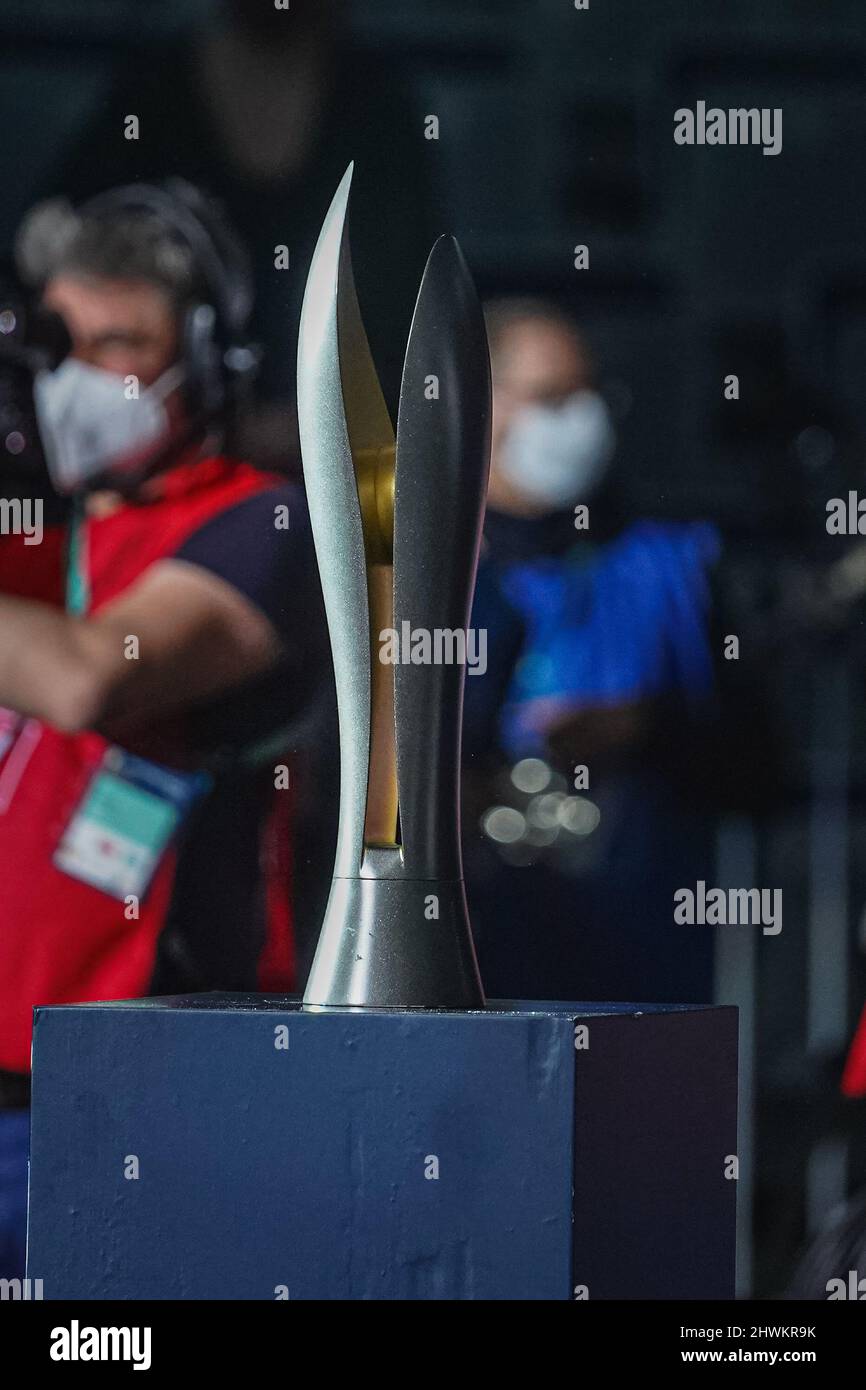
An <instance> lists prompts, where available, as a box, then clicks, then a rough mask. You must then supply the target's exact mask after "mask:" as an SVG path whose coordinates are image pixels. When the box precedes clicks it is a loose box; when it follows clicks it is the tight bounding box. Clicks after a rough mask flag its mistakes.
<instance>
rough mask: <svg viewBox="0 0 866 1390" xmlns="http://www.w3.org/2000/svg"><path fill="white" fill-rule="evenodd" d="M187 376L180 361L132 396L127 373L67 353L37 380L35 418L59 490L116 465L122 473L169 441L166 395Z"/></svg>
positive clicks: (72, 487)
mask: <svg viewBox="0 0 866 1390" xmlns="http://www.w3.org/2000/svg"><path fill="white" fill-rule="evenodd" d="M183 377H184V369H183V367H182V365H181V364H180V363H177V364H175V366H173V367H169V368H168V370H167V371H165V372H163V374H162V376H161V377H159V379H158V380H157V381H155V382H154V383H153V385H152V386H148V387H146V388H145V389H144V390H141V389H140V388H139V392H138V395H137V396H133V397H132V398H129V393H130V386H129V385H128V384H127V383H128V382H129V378H128V377H124V376H119V375H118V374H117V373H115V372H106V371H103V370H102V369H101V368H100V367H92V366H90V364H89V363H87V362H80V361H79V360H78V358H76V357H67V358H66V360H65V361H64V362H62V363H61V364H60V366H59V367H58V368H57V369H56V371H53V372H47V371H43V372H39V373H38V374H37V376H36V379H35V381H34V383H33V400H34V403H35V406H36V419H37V422H38V425H39V433H40V435H41V437H42V447H43V449H44V451H45V460H46V463H47V464H48V472H49V474H50V475H51V480H52V482H53V483H54V486H55V487H56V488H57V490H58V492H63V493H68V492H75V491H76V490H77V489H78V488H81V487H83V486H84V485H85V484H87V483H88V482H90V481H91V480H92V479H94V478H98V477H99V476H100V475H101V474H103V473H107V472H111V471H112V470H113V469H115V470H117V471H118V472H119V473H122V472H123V469H124V465H125V464H126V465H129V464H130V463H131V462H133V461H134V460H136V459H139V458H141V456H142V455H144V454H145V452H146V451H148V450H149V447H152V446H155V445H157V444H159V443H160V441H162V440H167V439H168V437H169V435H170V432H171V427H170V424H169V418H168V412H167V411H166V408H165V399H166V397H167V396H169V395H170V394H171V392H172V391H173V390H174V389H175V387H177V386H178V385H179V384H180V382H181V381H182V380H183Z"/></svg>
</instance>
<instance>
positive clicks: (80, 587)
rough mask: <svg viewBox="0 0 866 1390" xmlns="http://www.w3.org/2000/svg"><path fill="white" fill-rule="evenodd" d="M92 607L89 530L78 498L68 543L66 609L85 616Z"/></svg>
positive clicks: (76, 614) (76, 615) (77, 616)
mask: <svg viewBox="0 0 866 1390" xmlns="http://www.w3.org/2000/svg"><path fill="white" fill-rule="evenodd" d="M89 607H90V577H89V574H88V570H87V530H86V519H85V516H84V503H83V502H82V501H80V500H79V499H76V501H75V503H74V504H73V508H72V518H71V520H70V523H69V540H68V541H67V544H66V611H67V613H71V614H72V615H73V616H74V617H76V618H83V617H84V615H85V613H86V612H87V610H88V608H89Z"/></svg>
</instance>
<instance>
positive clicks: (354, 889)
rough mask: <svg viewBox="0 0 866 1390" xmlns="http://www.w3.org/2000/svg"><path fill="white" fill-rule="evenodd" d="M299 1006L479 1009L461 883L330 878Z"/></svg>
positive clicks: (480, 996)
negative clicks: (304, 989) (321, 919)
mask: <svg viewBox="0 0 866 1390" xmlns="http://www.w3.org/2000/svg"><path fill="white" fill-rule="evenodd" d="M374 853H375V852H374ZM380 853H381V857H382V858H383V860H385V862H386V864H387V862H388V858H386V856H387V855H388V852H387V851H382V852H380ZM368 859H373V855H368ZM304 1003H305V1004H306V1005H318V1006H319V1007H328V1008H340V1007H342V1008H403V1009H405V1008H412V1009H483V1008H484V1004H485V1000H484V990H483V988H482V985H481V978H480V976H479V974H478V965H477V962H476V959H475V947H474V946H473V944H472V932H471V929H470V926H469V915H468V912H467V908H466V894H465V891H464V887H463V882H462V880H459V879H458V880H455V881H452V882H442V881H441V880H439V879H409V878H397V877H395V878H386V877H374V876H372V875H371V876H370V877H365V878H335V879H334V880H333V882H332V884H331V894H330V897H329V899H328V906H327V909H326V912H325V919H324V922H323V924H322V930H321V933H320V935H319V944H318V947H317V949H316V955H315V959H314V960H313V965H312V969H311V970H310V975H309V979H308V981H307V988H306V991H305V993H304Z"/></svg>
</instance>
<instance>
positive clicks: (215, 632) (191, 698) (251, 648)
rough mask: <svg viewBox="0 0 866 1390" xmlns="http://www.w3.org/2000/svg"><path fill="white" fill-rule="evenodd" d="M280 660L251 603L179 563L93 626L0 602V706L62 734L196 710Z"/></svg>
mask: <svg viewBox="0 0 866 1390" xmlns="http://www.w3.org/2000/svg"><path fill="white" fill-rule="evenodd" d="M278 651H279V643H278V639H277V636H276V634H275V632H274V630H273V628H272V627H271V624H270V623H269V622H268V620H267V618H266V617H265V616H264V614H263V613H261V612H260V611H259V609H258V608H256V607H255V605H254V604H252V603H250V601H249V600H248V599H246V598H245V597H244V596H243V595H242V594H240V593H238V591H237V590H236V589H234V588H232V587H231V585H229V584H227V583H225V581H224V580H222V579H219V578H218V577H217V576H216V575H213V574H211V573H210V572H209V571H207V570H204V569H201V568H200V567H199V566H197V565H192V564H188V563H186V562H185V561H183V560H162V561H160V562H159V563H158V564H155V565H154V566H153V567H152V568H151V569H149V570H147V571H146V573H145V574H144V575H143V576H142V578H141V579H140V580H139V581H138V582H137V583H136V584H134V585H133V586H132V587H131V588H130V589H128V590H127V591H126V592H125V593H124V594H122V595H121V596H120V598H118V599H116V600H115V601H114V602H112V603H110V604H108V605H106V607H105V608H103V609H101V610H100V611H99V613H97V614H96V615H95V616H94V617H91V618H76V617H72V616H70V615H69V614H66V613H62V612H60V611H58V610H57V609H55V608H52V607H50V606H49V605H47V604H42V603H34V602H30V601H28V600H25V599H16V598H8V597H3V596H0V705H5V706H7V707H9V708H11V709H14V710H17V711H18V712H19V713H20V714H25V715H30V716H33V717H35V718H37V719H42V720H44V721H45V722H46V723H48V724H53V725H54V726H55V727H56V728H58V729H62V730H64V731H65V732H69V733H74V732H79V731H81V730H84V729H98V730H100V731H104V730H105V728H106V726H111V724H113V723H114V722H115V721H122V723H123V724H124V725H133V724H134V723H136V722H138V721H141V720H145V719H146V720H148V722H149V721H151V720H152V719H153V718H154V716H159V715H162V714H165V713H170V712H172V711H175V710H179V709H182V708H183V707H184V706H186V705H190V704H194V703H198V702H200V701H202V700H204V699H207V698H208V697H209V696H212V695H216V694H218V693H219V692H221V691H223V690H227V689H230V688H231V687H232V686H235V685H239V684H241V683H242V682H243V681H245V680H248V679H250V678H251V677H252V676H255V675H257V674H259V673H261V672H262V671H264V670H266V669H267V668H268V667H269V666H270V665H272V664H273V662H274V660H275V659H276V657H277V654H278Z"/></svg>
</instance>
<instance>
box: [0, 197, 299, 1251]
mask: <svg viewBox="0 0 866 1390" xmlns="http://www.w3.org/2000/svg"><path fill="white" fill-rule="evenodd" d="M17 251H18V259H19V264H20V267H21V272H22V275H23V276H24V278H25V279H28V280H29V281H30V283H31V284H32V285H33V287H34V290H35V291H36V293H37V295H38V298H39V303H40V312H43V313H53V314H54V315H56V316H58V317H59V320H61V321H62V323H63V325H65V329H66V332H67V333H68V338H69V351H68V352H66V353H65V355H63V356H62V360H59V361H56V362H55V363H54V365H53V368H51V369H50V368H49V367H46V366H43V367H42V368H41V369H40V370H37V371H36V374H35V380H34V381H33V402H34V404H35V417H36V421H37V423H38V432H39V438H40V441H41V448H42V450H43V451H44V457H45V461H46V464H47V471H48V474H49V476H50V480H51V486H52V488H53V490H54V493H55V494H56V495H57V496H59V497H61V498H67V499H69V505H70V514H69V519H68V524H67V525H66V526H65V527H64V528H63V531H64V537H63V538H64V542H65V545H64V549H63V551H62V552H61V549H60V546H59V545H58V543H57V536H58V534H59V528H58V527H56V526H53V527H49V528H48V533H47V538H46V539H47V551H46V554H45V556H44V557H43V556H40V559H39V561H37V560H36V559H35V558H34V559H33V560H31V558H30V556H31V555H32V554H34V552H36V551H41V549H42V548H41V547H30V548H28V547H27V546H26V545H25V544H24V541H25V540H26V537H13V536H8V537H6V538H5V541H4V543H2V544H0V708H2V716H0V884H2V893H0V1274H3V1275H7V1274H10V1273H11V1274H15V1273H20V1269H21V1263H22V1243H23V1222H24V1209H25V1183H26V1144H27V1109H26V1106H27V1103H28V1075H27V1074H28V1070H29V1061H30V1029H31V1016H32V1009H33V1006H34V1005H35V1004H60V1003H64V1002H70V1001H73V1000H75V1001H83V1000H89V999H106V998H118V997H119V998H123V997H130V996H138V995H142V994H147V993H168V992H176V991H179V990H187V989H203V988H204V989H212V988H266V989H267V988H288V987H291V985H292V984H293V983H294V959H293V939H292V933H291V904H290V903H289V901H288V883H289V877H290V866H289V865H287V864H286V863H285V862H284V859H282V858H281V857H280V856H282V855H284V851H285V847H286V843H287V841H288V819H287V818H288V816H289V814H290V810H291V803H290V800H289V798H290V797H292V796H293V795H294V794H295V789H296V788H295V782H294V780H293V776H290V771H289V764H290V763H291V756H289V757H288V761H286V760H285V755H286V750H291V749H295V748H298V747H300V745H301V744H302V743H303V742H304V738H305V732H304V731H305V729H306V730H307V732H308V731H309V727H310V722H311V720H314V718H315V711H316V709H317V708H318V705H317V700H318V692H319V691H320V690H321V677H322V673H323V670H324V669H325V662H326V646H325V642H326V638H325V637H324V626H323V624H322V622H321V621H320V620H319V610H318V604H319V594H318V583H317V578H316V570H315V562H314V555H313V551H312V546H311V541H310V536H309V530H308V524H307V520H306V512H305V507H304V501H303V497H302V494H301V493H300V491H299V490H298V489H297V488H296V487H294V486H290V485H288V484H286V483H284V482H282V481H281V480H280V479H278V478H276V477H272V476H267V475H263V474H261V473H259V472H257V471H255V470H254V469H253V468H251V467H250V466H248V465H246V464H244V463H242V462H238V461H237V460H235V459H233V458H232V457H231V456H230V453H229V446H230V440H229V445H227V444H226V438H227V436H228V435H230V431H231V425H232V420H233V416H234V413H235V409H236V406H237V404H238V401H239V399H240V397H241V395H242V393H243V388H244V384H245V382H246V381H247V380H248V378H249V377H250V375H251V374H252V371H253V369H254V367H255V363H256V353H255V350H254V349H253V348H252V346H251V345H250V344H249V343H248V342H247V341H246V337H245V328H246V321H247V317H248V315H249V311H250V307H251V306H250V290H249V280H248V272H247V269H246V263H245V257H244V255H243V252H242V250H241V248H240V247H239V245H238V243H237V242H236V241H235V239H234V237H233V235H232V233H231V232H230V230H229V229H228V227H227V226H226V225H225V223H224V222H223V220H222V219H221V217H220V216H219V214H218V213H217V212H216V210H215V209H214V208H213V207H212V206H211V205H210V204H209V203H207V201H206V200H205V199H203V198H202V197H201V196H200V195H198V194H197V192H196V191H195V190H194V189H192V188H190V187H189V186H188V185H183V184H180V183H176V184H174V185H171V186H147V185H136V186H134V187H132V188H127V189H120V190H115V191H113V192H111V193H109V194H103V195H100V196H98V197H97V198H96V199H94V200H92V201H91V202H89V203H88V204H86V205H85V206H84V207H82V208H80V209H78V210H73V209H72V208H71V207H69V205H68V204H63V203H62V202H55V203H53V204H52V205H51V206H49V207H43V208H40V209H37V210H36V211H34V213H32V214H31V215H30V216H29V217H28V219H27V220H26V222H25V225H24V226H23V228H22V229H21V233H20V235H19V238H18V248H17ZM52 500H53V501H54V502H55V503H56V497H55V498H54V499H52ZM61 562H62V563H61ZM28 571H32V576H31V578H28Z"/></svg>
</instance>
